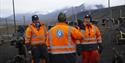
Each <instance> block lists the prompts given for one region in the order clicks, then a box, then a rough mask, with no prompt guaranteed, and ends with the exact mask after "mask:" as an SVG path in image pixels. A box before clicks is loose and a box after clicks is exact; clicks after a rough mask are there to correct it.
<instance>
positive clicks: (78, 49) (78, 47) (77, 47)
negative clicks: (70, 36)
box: [76, 44, 82, 56]
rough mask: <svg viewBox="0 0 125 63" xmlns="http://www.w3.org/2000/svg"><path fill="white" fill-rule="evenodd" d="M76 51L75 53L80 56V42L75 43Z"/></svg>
mask: <svg viewBox="0 0 125 63" xmlns="http://www.w3.org/2000/svg"><path fill="white" fill-rule="evenodd" d="M76 51H77V54H78V55H79V56H80V55H81V51H82V45H81V44H78V45H76Z"/></svg>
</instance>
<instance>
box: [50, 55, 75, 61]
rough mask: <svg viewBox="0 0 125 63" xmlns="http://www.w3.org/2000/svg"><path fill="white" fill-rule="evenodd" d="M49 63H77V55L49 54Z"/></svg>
mask: <svg viewBox="0 0 125 63" xmlns="http://www.w3.org/2000/svg"><path fill="white" fill-rule="evenodd" d="M49 59H50V62H49V63H75V62H76V54H75V53H69V54H49Z"/></svg>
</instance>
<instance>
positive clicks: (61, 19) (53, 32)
mask: <svg viewBox="0 0 125 63" xmlns="http://www.w3.org/2000/svg"><path fill="white" fill-rule="evenodd" d="M77 39H82V33H81V32H80V30H77V29H76V28H75V27H72V26H69V25H68V24H66V15H65V14H64V13H62V12H61V13H59V15H58V23H57V24H56V25H55V26H54V27H52V28H51V29H50V30H49V31H48V34H47V42H46V43H47V46H48V52H49V54H50V55H49V60H50V63H75V62H76V61H75V60H76V44H75V42H74V40H77Z"/></svg>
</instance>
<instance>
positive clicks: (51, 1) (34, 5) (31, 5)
mask: <svg viewBox="0 0 125 63" xmlns="http://www.w3.org/2000/svg"><path fill="white" fill-rule="evenodd" d="M107 1H108V0H15V11H16V13H33V12H35V11H40V12H41V13H42V14H46V13H48V12H52V11H55V10H58V9H62V8H65V7H72V6H79V5H80V4H83V3H85V4H91V5H94V4H103V5H104V6H105V7H107V6H108V3H107ZM118 5H125V0H111V6H118ZM12 13H13V11H12V0H0V17H7V16H9V15H11V14H12Z"/></svg>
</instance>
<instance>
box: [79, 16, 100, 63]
mask: <svg viewBox="0 0 125 63" xmlns="http://www.w3.org/2000/svg"><path fill="white" fill-rule="evenodd" d="M90 21H91V16H90V15H86V16H85V17H84V23H83V24H84V26H83V27H84V28H83V29H82V30H81V31H82V34H83V37H84V38H83V39H82V40H80V42H81V45H82V51H81V54H82V56H83V58H82V63H99V60H100V53H101V52H102V45H101V44H102V37H101V32H100V30H99V28H98V27H97V26H95V25H93V24H92V23H91V22H90Z"/></svg>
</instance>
